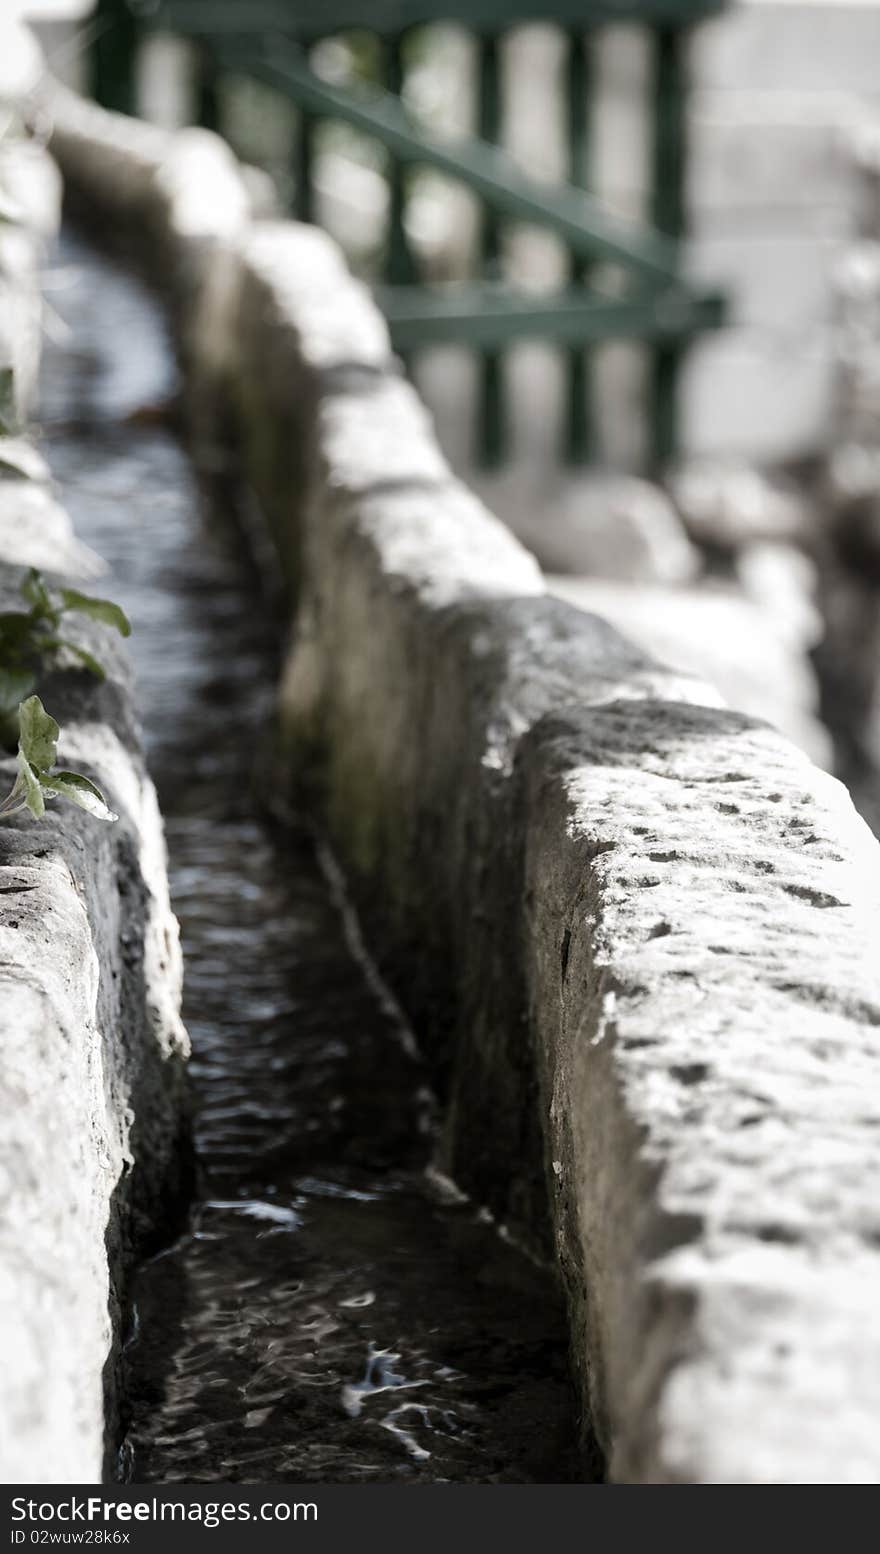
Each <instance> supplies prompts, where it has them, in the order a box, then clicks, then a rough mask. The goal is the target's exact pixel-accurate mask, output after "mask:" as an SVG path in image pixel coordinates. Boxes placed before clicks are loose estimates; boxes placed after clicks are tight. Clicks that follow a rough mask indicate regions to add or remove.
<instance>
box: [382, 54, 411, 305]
mask: <svg viewBox="0 0 880 1554" xmlns="http://www.w3.org/2000/svg"><path fill="white" fill-rule="evenodd" d="M403 84H404V70H403V34H402V33H396V34H395V35H394V36H393V37H390V38H388V40H387V41H386V44H385V85H386V88H387V90H388V91H389V92H392V93H393V94H394V96H395V97H397V98H400V97H402V95H403ZM405 218H406V173H405V170H404V168H403V167H402V166H401V164H400V163H399V162H397V161H395V160H394V158H393V157H392V158H391V161H390V166H389V169H388V250H387V253H386V256H385V279H386V280H387V281H388V282H389V284H390V285H392V286H409V285H412V284H413V282H414V281H415V280H416V278H417V272H416V265H415V261H414V259H413V255H412V250H411V248H410V245H409V238H408V237H407V234H406V224H405Z"/></svg>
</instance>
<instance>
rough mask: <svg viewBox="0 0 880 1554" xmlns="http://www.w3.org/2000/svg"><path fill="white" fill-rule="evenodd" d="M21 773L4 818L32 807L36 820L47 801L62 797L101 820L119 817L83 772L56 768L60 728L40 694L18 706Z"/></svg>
mask: <svg viewBox="0 0 880 1554" xmlns="http://www.w3.org/2000/svg"><path fill="white" fill-rule="evenodd" d="M18 720H19V728H20V733H19V739H18V775H17V777H16V779H15V782H14V783H13V785H12V787H11V788H10V790H9V792H8V794H7V795H6V798H5V799H4V800H3V801H2V803H0V817H3V818H5V817H7V816H9V815H16V814H18V813H19V812H20V811H21V810H23V809H29V810H30V812H31V814H32V815H33V816H34V818H35V819H36V820H39V819H40V817H41V816H42V815H44V814H45V812H46V800H47V799H53V798H56V797H59V796H60V797H61V798H65V799H69V800H70V802H71V804H78V805H79V807H80V809H84V810H86V811H87V813H88V814H90V815H94V816H95V817H96V819H98V820H116V819H118V816H116V815H114V813H113V811H112V809H110V808H109V807H108V805H107V803H106V801H105V799H104V795H103V794H102V792H101V790H100V788H96V787H95V784H94V783H93V782H90V781H89V779H88V777H83V776H81V774H80V773H79V772H65V771H58V772H56V771H53V770H52V768H53V767H54V765H55V756H56V748H57V744H58V734H59V728H58V724H57V723H56V722H55V719H54V718H53V717H51V716H50V714H49V713H48V712H47V711H46V709H45V707H44V706H43V703H42V702H41V701H40V698H39V696H29V697H28V698H27V700H26V701H23V702H22V704H21V706H20V707H19V709H18Z"/></svg>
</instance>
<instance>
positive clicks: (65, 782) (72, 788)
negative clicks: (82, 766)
mask: <svg viewBox="0 0 880 1554" xmlns="http://www.w3.org/2000/svg"><path fill="white" fill-rule="evenodd" d="M40 783H41V785H42V787H44V788H46V789H48V791H49V792H50V793H60V794H61V795H62V796H63V797H64V798H66V799H69V800H70V802H71V804H78V805H79V807H80V809H84V810H86V811H87V812H88V814H90V815H94V816H95V818H96V819H97V820H118V819H119V816H118V815H114V813H113V811H112V809H110V807H109V805H108V804H107V801H106V799H105V798H104V795H103V793H102V792H101V790H100V788H96V787H95V784H94V783H93V782H89V779H88V777H83V776H81V775H80V773H79V772H55V774H54V775H53V776H52V777H47V776H46V774H45V772H41V773H40Z"/></svg>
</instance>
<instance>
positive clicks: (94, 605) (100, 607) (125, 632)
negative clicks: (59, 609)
mask: <svg viewBox="0 0 880 1554" xmlns="http://www.w3.org/2000/svg"><path fill="white" fill-rule="evenodd" d="M61 598H62V600H63V601H64V608H65V609H66V610H77V611H78V612H79V614H80V615H89V616H91V618H92V620H95V621H103V623H104V625H105V626H115V627H116V630H117V631H118V632H119V635H120V636H121V637H130V636H131V626H130V625H129V622H128V617H127V616H126V614H125V612H124V611H123V610H120V608H119V605H118V604H112V603H111V601H110V600H109V599H93V598H92V597H91V595H89V594H81V593H80V592H79V590H78V589H76V588H62V590H61Z"/></svg>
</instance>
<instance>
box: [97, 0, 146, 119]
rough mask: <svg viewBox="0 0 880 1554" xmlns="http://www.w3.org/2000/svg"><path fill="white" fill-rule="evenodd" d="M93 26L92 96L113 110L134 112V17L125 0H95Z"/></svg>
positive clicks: (135, 36) (136, 21)
mask: <svg viewBox="0 0 880 1554" xmlns="http://www.w3.org/2000/svg"><path fill="white" fill-rule="evenodd" d="M93 26H94V29H95V30H94V34H93V38H94V41H93V43H92V48H91V59H90V72H89V73H90V78H91V79H90V86H91V92H92V96H93V97H94V99H95V101H96V102H98V103H100V104H101V107H102V108H109V109H111V110H112V111H113V112H114V113H135V112H136V111H137V103H136V97H137V82H136V75H135V71H136V65H137V45H138V35H139V24H138V19H137V17H136V16H135V14H134V12H133V11H132V9H131V7H130V6H129V5H128V4H126V0H97V5H96V7H95V13H94V19H93Z"/></svg>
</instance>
